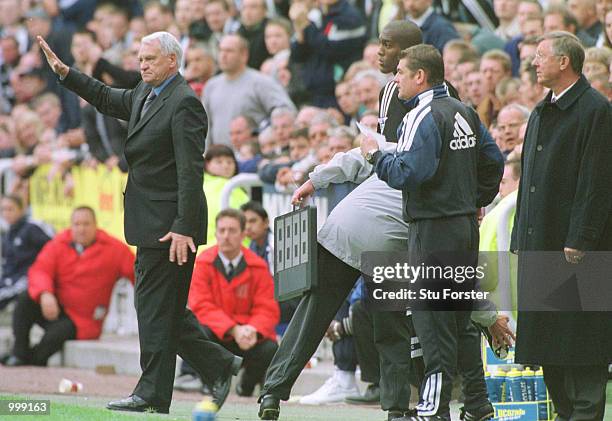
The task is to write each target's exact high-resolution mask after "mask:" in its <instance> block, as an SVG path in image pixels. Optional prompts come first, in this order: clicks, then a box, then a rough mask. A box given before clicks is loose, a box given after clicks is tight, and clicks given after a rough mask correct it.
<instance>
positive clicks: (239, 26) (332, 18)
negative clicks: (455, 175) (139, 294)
mask: <svg viewBox="0 0 612 421" xmlns="http://www.w3.org/2000/svg"><path fill="white" fill-rule="evenodd" d="M393 19H409V20H412V21H413V22H415V23H416V24H417V25H418V26H419V28H420V29H421V30H422V32H423V39H424V42H425V43H430V44H432V45H434V46H435V47H436V48H438V49H439V50H440V51H441V52H442V54H443V58H444V62H445V79H446V81H447V83H449V84H452V85H453V86H454V88H455V89H456V90H457V92H458V94H459V96H460V98H461V100H462V101H463V102H465V103H466V104H468V105H470V106H472V107H474V109H476V110H477V112H478V114H479V116H480V118H481V120H482V121H483V123H484V124H485V125H486V126H487V127H488V129H489V131H490V132H491V134H492V136H493V138H494V139H495V141H496V142H497V144H498V146H499V147H500V149H501V150H502V151H503V153H504V156H505V157H506V158H507V159H508V162H510V163H511V164H510V165H509V166H508V167H507V174H505V175H504V180H503V181H502V187H504V186H506V190H507V189H509V191H510V192H511V191H512V190H514V188H515V183H516V180H518V176H517V174H518V173H520V169H517V162H518V159H519V158H520V151H521V144H522V142H523V139H524V134H525V128H526V124H527V121H528V118H529V115H530V113H531V111H532V110H533V109H534V107H535V106H536V104H537V103H538V102H539V101H540V100H542V99H543V98H544V96H545V95H546V93H547V92H546V89H544V88H543V87H542V86H541V85H539V84H538V83H537V74H536V69H535V67H534V65H533V64H532V62H533V60H534V58H535V54H536V46H537V39H538V37H539V36H540V35H542V34H543V33H546V32H549V31H553V30H565V31H568V32H571V33H574V34H576V35H577V36H578V38H579V39H580V40H581V42H582V43H583V45H584V47H585V48H586V59H585V64H584V75H585V76H586V78H587V79H588V81H589V82H590V83H591V85H592V86H593V87H594V88H595V89H597V90H598V91H599V92H600V93H601V94H602V95H603V96H605V97H607V98H608V100H612V0H479V1H470V2H468V1H448V0H382V1H378V0H376V1H369V2H368V1H364V2H360V1H352V0H320V1H318V2H315V1H313V0H293V1H289V0H274V1H266V0H236V1H233V0H176V1H158V0H151V1H139V0H124V1H118V0H98V1H96V0H72V1H58V0H45V1H33V0H0V158H11V159H12V170H13V172H14V174H15V175H16V177H15V179H14V180H15V182H14V183H13V185H11V186H9V189H8V191H5V192H4V193H6V194H10V195H11V196H7V198H6V199H4V202H3V205H2V207H3V216H4V218H5V220H6V222H7V223H8V225H9V227H8V229H7V230H6V231H7V233H8V234H6V235H5V237H3V242H4V241H7V242H9V241H12V239H13V237H14V236H15V235H17V234H16V233H17V232H18V231H19V230H24V229H26V228H27V229H28V230H29V233H28V234H27V236H28V238H29V237H32V244H31V247H30V249H29V251H28V252H29V253H30V254H27V256H26V255H25V254H24V259H25V261H27V262H26V263H24V264H27V265H28V266H29V265H30V264H32V262H33V261H34V257H33V256H32V255H31V252H34V253H35V252H38V250H40V248H41V247H42V245H43V244H44V243H45V242H46V241H47V240H48V238H47V237H46V234H45V233H43V231H41V230H40V228H37V227H36V226H34V225H25V221H26V220H25V219H24V218H25V216H24V215H25V209H27V206H28V195H27V192H28V178H29V177H30V176H31V175H32V173H33V172H34V171H35V169H36V168H37V167H38V166H40V165H42V164H50V166H51V170H52V171H53V172H54V173H57V174H61V175H62V176H63V177H65V179H66V180H67V181H69V179H70V171H69V170H70V168H72V166H74V165H84V166H90V167H94V166H97V165H99V164H103V165H105V166H106V167H108V168H109V170H110V169H113V168H118V169H119V170H121V171H126V169H127V164H126V162H125V158H124V156H123V144H124V139H125V137H126V133H127V123H126V122H125V121H121V120H117V119H114V118H111V117H108V116H104V115H102V114H101V113H99V112H98V111H96V110H95V109H94V108H93V107H92V106H91V105H89V104H87V103H85V102H83V101H82V100H80V99H79V98H78V97H76V96H75V95H74V94H73V93H71V92H69V91H68V90H66V89H62V88H61V86H60V85H59V84H58V83H57V78H56V76H55V75H54V74H53V73H52V72H51V70H50V69H49V67H48V66H46V64H45V61H44V56H43V54H42V52H41V51H40V49H39V47H38V44H37V43H36V42H34V39H35V36H36V35H42V36H43V37H44V38H45V39H46V41H47V42H48V44H49V45H50V47H51V48H52V49H53V50H54V51H55V52H56V53H57V55H58V57H59V58H60V59H61V60H62V61H64V62H65V63H67V64H69V65H71V66H74V67H76V68H78V69H79V70H80V71H81V72H84V73H86V74H89V75H92V76H93V77H96V78H98V79H100V80H102V81H103V82H105V83H107V84H109V85H112V86H114V87H118V88H132V87H134V86H136V85H137V84H138V83H140V81H141V78H140V74H139V60H138V50H139V46H140V39H141V38H142V37H143V36H145V35H147V34H149V33H152V32H155V31H168V32H170V33H172V34H174V35H175V36H176V38H177V39H178V40H179V41H180V43H181V45H182V46H183V48H184V51H185V54H184V60H183V63H181V73H182V74H183V76H184V77H185V78H186V80H187V81H188V82H189V84H190V86H191V87H192V88H193V89H194V91H195V92H196V93H197V94H198V95H199V96H200V97H201V99H202V102H203V104H204V106H205V108H206V111H207V114H208V124H209V130H208V135H207V138H206V150H207V152H206V154H207V155H206V158H205V159H206V174H205V176H204V188H205V190H206V195H207V197H208V200H209V216H208V220H209V233H208V237H209V242H210V243H213V242H214V241H215V233H216V228H215V225H214V223H213V222H214V221H215V216H216V215H217V213H218V212H219V211H220V210H221V209H220V202H219V192H220V190H221V189H222V188H223V186H224V185H225V183H227V181H228V180H229V179H230V178H231V177H233V176H234V175H236V174H238V173H255V174H258V175H259V176H260V178H261V179H262V181H264V182H265V183H269V184H272V185H274V187H275V188H276V190H278V191H279V192H283V193H291V192H293V190H294V189H295V188H297V186H299V185H300V184H302V183H303V182H304V181H305V180H307V178H308V174H309V172H311V171H312V170H313V168H314V167H316V166H317V165H319V164H324V163H326V162H328V161H329V160H331V159H332V158H333V156H334V155H335V154H336V153H339V152H346V151H348V150H350V149H352V148H355V147H358V145H359V142H360V135H359V132H358V130H357V124H356V123H357V122H361V123H362V124H363V125H365V126H368V127H371V128H373V129H376V127H377V125H378V122H379V121H378V108H379V92H380V90H381V88H382V87H383V86H384V85H385V83H386V82H387V81H389V80H390V78H391V77H392V75H389V74H387V75H384V74H382V73H381V72H380V70H379V64H380V63H379V55H378V37H379V35H380V32H381V29H382V28H383V27H384V26H385V25H386V24H387V23H388V22H389V21H391V20H393ZM66 185H67V186H70V183H69V182H67V183H66ZM507 186H510V187H507ZM66 194H71V192H70V189H69V188H68V189H67V190H66ZM507 194H508V193H504V194H503V195H504V196H505V195H507ZM248 200H249V197H248V196H247V195H246V194H245V193H243V192H241V191H239V192H237V193H235V194H234V195H233V196H232V198H231V200H230V205H231V206H232V207H234V208H238V207H240V205H243V204H245V203H246V202H247V201H248ZM9 208H11V209H12V208H15V209H13V210H12V211H11V209H9ZM244 209H245V212H246V213H247V217H248V216H249V212H251V214H252V215H250V216H251V217H253V218H254V219H256V218H255V217H256V216H257V215H259V217H260V218H261V219H262V221H263V220H264V218H263V214H265V210H264V209H263V208H262V209H259V208H257V207H256V206H255V208H253V205H248V206H247V207H246V208H244ZM254 209H255V210H254ZM10 212H13V213H14V215H13V216H12V217H11V216H10V215H9V216H8V217H7V215H8V213H10ZM262 212H263V213H262ZM230 219H231V218H230ZM248 221H249V219H248V218H247V232H248V231H249V229H253V228H248V227H249V224H250V222H248ZM265 221H266V223H267V215H266V216H265ZM28 223H29V222H28ZM253 223H254V222H253ZM24 227H25V228H24ZM242 231H244V228H241V232H242ZM267 233H268V231H267V227H266V230H265V231H262V232H261V233H259V234H258V235H259V236H260V237H261V238H258V239H257V245H254V246H253V250H255V251H257V252H258V254H260V256H261V257H263V258H264V259H266V260H267V261H269V260H270V258H269V256H268V254H269V246H270V243H271V240H270V239H269V238H268V235H267ZM20 235H21V236H22V237H23V236H24V235H25V234H23V233H22V234H20ZM24 238H25V237H24ZM4 257H5V259H6V257H7V256H6V255H5V256H4ZM213 257H214V256H213ZM9 266H10V265H9ZM8 269H10V271H11V272H10V273H9V274H6V275H3V276H6V277H7V279H10V282H9V281H5V283H6V285H8V284H9V283H10V286H13V285H16V287H15V288H20V290H24V289H25V284H23V282H22V281H21V278H23V276H24V275H25V273H26V270H27V268H26V269H24V268H20V269H19V270H15V268H10V267H9V268H8ZM8 269H7V267H5V265H3V270H4V271H7V270H8ZM1 301H2V297H1V296H0V302H1ZM282 317H283V314H281V318H282ZM77 336H78V335H77ZM270 336H271V335H270ZM251 386H252V385H250V384H249V385H248V387H247V389H250V387H251ZM249 391H250V390H249Z"/></svg>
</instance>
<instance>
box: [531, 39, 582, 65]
mask: <svg viewBox="0 0 612 421" xmlns="http://www.w3.org/2000/svg"><path fill="white" fill-rule="evenodd" d="M549 39H550V40H552V50H553V54H554V55H556V56H565V57H567V58H569V60H570V65H571V66H572V70H573V71H574V73H576V74H577V75H580V74H581V73H582V65H583V64H584V55H585V53H584V47H583V46H582V44H581V42H580V40H579V39H578V37H577V36H576V35H574V34H571V33H569V32H566V31H553V32H549V33H547V34H544V35H542V36H541V37H540V38H538V44H539V43H540V42H542V41H546V40H549Z"/></svg>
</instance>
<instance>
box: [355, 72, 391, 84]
mask: <svg viewBox="0 0 612 421" xmlns="http://www.w3.org/2000/svg"><path fill="white" fill-rule="evenodd" d="M363 79H373V80H375V81H376V83H378V85H379V86H380V87H381V88H382V87H383V86H385V84H386V83H387V81H388V77H387V76H385V75H383V74H382V73H381V72H379V71H378V70H373V69H366V70H362V71H360V72H359V73H357V74H356V75H355V77H353V82H356V83H358V82H361V81H362V80H363Z"/></svg>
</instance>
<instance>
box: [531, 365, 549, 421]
mask: <svg viewBox="0 0 612 421" xmlns="http://www.w3.org/2000/svg"><path fill="white" fill-rule="evenodd" d="M533 383H534V386H535V387H534V389H535V397H536V400H537V401H538V402H540V403H538V419H540V420H547V419H548V402H546V383H544V371H543V370H542V369H539V370H538V371H536V372H535V376H534V382H533Z"/></svg>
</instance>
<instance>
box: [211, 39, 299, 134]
mask: <svg viewBox="0 0 612 421" xmlns="http://www.w3.org/2000/svg"><path fill="white" fill-rule="evenodd" d="M248 57H249V51H248V46H247V43H246V41H245V40H244V38H242V37H240V36H239V35H226V36H225V37H223V39H222V40H221V44H220V50H219V68H220V69H221V72H222V73H221V74H219V75H217V76H215V77H213V78H211V79H210V80H209V81H208V83H207V84H206V87H205V88H204V94H203V97H202V99H203V103H204V107H205V108H206V111H207V113H208V118H209V120H208V124H209V126H208V138H207V144H213V143H214V144H224V145H230V144H231V142H230V136H229V124H230V122H231V121H232V119H233V118H234V117H236V116H238V115H245V116H248V117H250V118H252V119H253V120H254V121H255V122H256V123H257V124H260V123H261V122H262V121H263V120H264V119H267V118H269V117H270V114H271V113H272V111H273V110H274V109H275V108H279V107H284V108H289V109H295V106H294V105H293V103H292V102H291V100H290V99H289V96H288V95H287V93H286V92H285V91H284V90H283V88H282V87H281V86H280V85H279V84H278V83H277V82H276V81H275V80H273V79H272V78H270V77H268V76H265V75H263V74H262V73H261V72H259V71H257V70H253V69H251V68H247V61H248Z"/></svg>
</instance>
